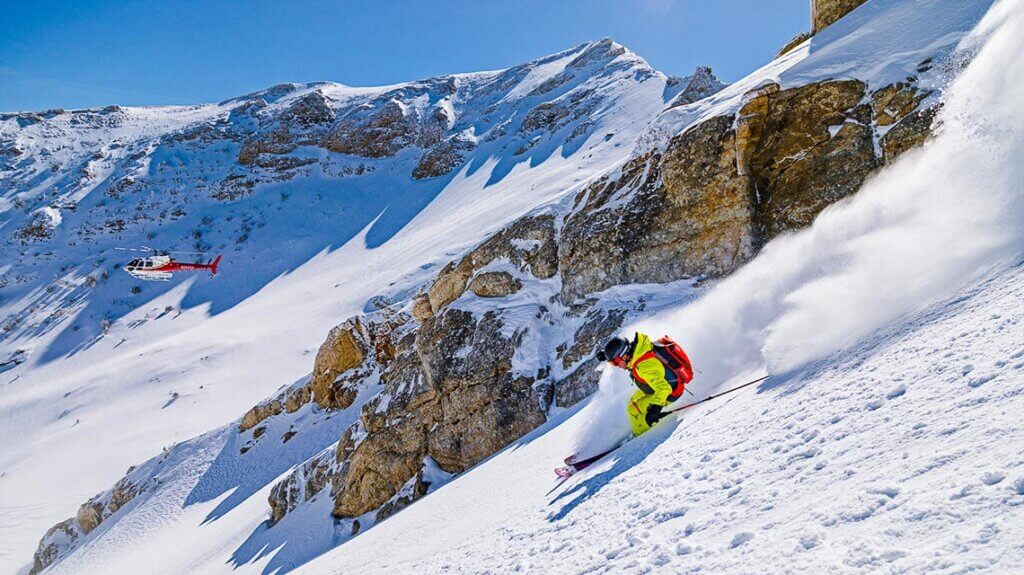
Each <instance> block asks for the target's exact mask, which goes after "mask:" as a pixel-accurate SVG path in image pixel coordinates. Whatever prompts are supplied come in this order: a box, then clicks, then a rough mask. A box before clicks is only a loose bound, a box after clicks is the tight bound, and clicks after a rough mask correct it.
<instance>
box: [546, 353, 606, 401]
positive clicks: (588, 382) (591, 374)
mask: <svg viewBox="0 0 1024 575" xmlns="http://www.w3.org/2000/svg"><path fill="white" fill-rule="evenodd" d="M599 367H600V362H599V361H597V359H596V358H593V357H592V358H590V359H588V360H586V361H584V362H583V363H582V364H580V365H579V367H577V368H576V369H574V370H573V371H572V373H570V374H569V375H566V376H564V377H562V378H561V379H560V380H558V382H557V383H556V384H555V389H554V393H555V405H557V406H558V407H572V406H573V405H576V404H577V403H579V402H581V401H583V400H584V399H586V398H588V397H590V396H591V394H593V393H594V392H596V391H597V388H598V384H599V383H600V381H601V371H600V370H599V369H598V368H599Z"/></svg>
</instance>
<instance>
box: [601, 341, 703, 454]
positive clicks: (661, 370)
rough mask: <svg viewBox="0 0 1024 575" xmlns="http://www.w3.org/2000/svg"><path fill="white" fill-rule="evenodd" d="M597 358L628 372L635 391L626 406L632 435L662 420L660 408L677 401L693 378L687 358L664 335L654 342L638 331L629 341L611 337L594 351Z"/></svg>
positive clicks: (681, 349) (674, 343)
mask: <svg viewBox="0 0 1024 575" xmlns="http://www.w3.org/2000/svg"><path fill="white" fill-rule="evenodd" d="M597 359H599V360H601V361H607V362H609V363H611V364H612V365H614V366H615V367H619V368H622V369H625V370H627V371H629V375H630V377H631V378H632V379H633V383H635V384H636V386H637V387H638V388H639V390H638V391H636V392H635V393H634V394H633V397H631V398H630V400H629V403H628V404H627V405H626V412H627V413H628V414H629V421H630V426H631V427H632V428H633V435H634V436H637V435H640V434H641V433H643V432H645V431H647V430H648V429H650V428H651V427H652V426H653V425H654V424H655V423H657V422H658V420H660V419H661V418H662V417H664V416H663V415H662V413H661V411H662V409H664V407H665V406H666V405H668V404H669V403H671V402H673V401H675V400H677V399H679V397H680V396H681V395H683V390H684V387H685V385H686V384H687V383H690V381H691V380H692V379H693V367H692V365H691V364H690V358H688V357H687V356H686V352H684V351H683V348H682V347H680V346H679V344H677V343H676V342H674V341H672V340H671V339H670V338H669V337H668V336H665V337H663V338H661V339H659V340H658V341H654V342H652V341H651V338H650V337H648V336H647V334H643V333H640V332H636V335H635V336H634V337H633V341H632V342H630V341H627V340H626V339H625V338H622V337H613V338H611V339H610V340H608V343H606V344H605V346H604V349H603V350H601V351H599V352H597Z"/></svg>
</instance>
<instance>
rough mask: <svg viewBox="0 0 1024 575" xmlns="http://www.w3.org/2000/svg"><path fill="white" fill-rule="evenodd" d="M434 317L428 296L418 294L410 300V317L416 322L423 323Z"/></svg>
mask: <svg viewBox="0 0 1024 575" xmlns="http://www.w3.org/2000/svg"><path fill="white" fill-rule="evenodd" d="M433 315H434V310H433V309H432V308H431V307H430V296H429V295H427V294H425V293H421V294H418V295H417V296H416V297H414V298H413V300H412V317H414V318H415V319H416V321H423V320H426V319H429V318H431V317H432V316H433Z"/></svg>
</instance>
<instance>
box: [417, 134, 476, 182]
mask: <svg viewBox="0 0 1024 575" xmlns="http://www.w3.org/2000/svg"><path fill="white" fill-rule="evenodd" d="M473 147H474V144H473V143H472V142H470V141H467V140H461V139H458V138H450V139H448V140H445V141H443V142H438V143H437V144H434V145H433V146H432V147H431V148H430V149H429V150H427V151H426V152H425V153H424V154H423V157H422V158H420V161H419V163H418V164H416V167H415V168H413V170H412V177H413V178H415V179H417V180H422V179H424V178H436V177H438V176H443V175H445V174H447V173H450V172H451V171H452V170H454V169H455V168H457V167H458V166H460V165H462V162H463V161H465V158H464V157H463V152H466V151H468V150H472V149H473Z"/></svg>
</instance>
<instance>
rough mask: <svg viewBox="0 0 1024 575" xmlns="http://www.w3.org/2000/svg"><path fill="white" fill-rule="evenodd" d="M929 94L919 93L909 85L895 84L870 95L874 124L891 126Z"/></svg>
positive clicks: (915, 107) (914, 108)
mask: <svg viewBox="0 0 1024 575" xmlns="http://www.w3.org/2000/svg"><path fill="white" fill-rule="evenodd" d="M928 94H930V92H927V91H919V90H918V89H917V87H916V86H914V85H913V84H909V83H903V82H897V83H895V84H890V85H888V86H886V87H884V88H882V89H881V90H878V91H876V92H875V93H873V94H871V107H872V109H873V110H874V112H875V123H876V124H877V125H878V126H880V127H884V126H891V125H892V124H895V123H897V122H899V121H900V120H902V119H903V118H905V117H906V116H907V115H908V114H910V113H911V112H913V111H914V110H916V109H917V107H918V106H919V105H921V102H922V101H924V99H925V98H927V97H928Z"/></svg>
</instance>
